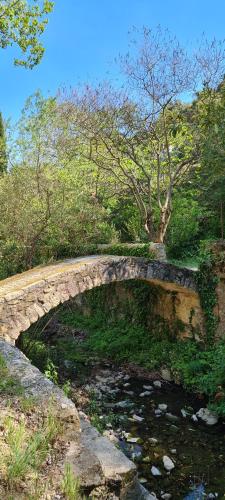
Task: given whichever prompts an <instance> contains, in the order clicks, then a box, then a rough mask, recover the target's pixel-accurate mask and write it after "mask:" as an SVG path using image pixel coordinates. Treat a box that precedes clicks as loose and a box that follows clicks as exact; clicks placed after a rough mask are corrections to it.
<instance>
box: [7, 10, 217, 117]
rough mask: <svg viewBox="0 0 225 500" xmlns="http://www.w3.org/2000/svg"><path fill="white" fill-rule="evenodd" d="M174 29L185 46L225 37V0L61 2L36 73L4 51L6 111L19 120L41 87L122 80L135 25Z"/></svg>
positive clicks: (49, 89)
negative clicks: (121, 58)
mask: <svg viewBox="0 0 225 500" xmlns="http://www.w3.org/2000/svg"><path fill="white" fill-rule="evenodd" d="M158 24H160V25H162V26H163V27H165V28H169V30H170V31H172V32H173V33H174V34H176V35H177V37H178V38H179V39H180V40H181V41H182V42H184V43H185V44H187V43H188V41H191V42H192V43H193V42H194V43H195V41H196V39H197V38H198V37H200V36H201V34H202V33H203V32H205V33H206V34H207V36H208V37H213V36H216V37H218V38H225V0H214V1H212V0H55V10H54V13H53V14H52V15H51V17H50V19H49V24H48V27H47V30H46V33H45V35H44V36H43V43H44V45H45V48H46V52H45V55H44V58H43V60H42V62H41V64H40V65H39V66H38V67H37V68H35V69H33V70H32V71H29V70H25V69H23V68H16V67H14V66H13V63H12V58H13V54H14V50H13V49H10V50H4V51H3V50H2V51H1V53H0V65H1V78H0V96H1V97H0V110H1V111H2V112H3V115H4V117H5V118H8V117H12V118H13V120H16V119H17V118H18V117H19V113H20V111H21V109H22V107H23V105H24V102H25V100H26V98H27V97H28V96H29V95H31V94H32V93H34V92H35V90H37V89H40V90H41V91H42V92H43V94H44V95H46V96H47V95H54V94H55V93H56V92H57V89H58V88H59V87H60V86H70V85H71V86H76V85H79V84H81V83H82V82H86V81H89V82H97V81H98V80H101V79H104V78H107V77H109V76H110V75H111V76H112V77H114V78H116V70H115V66H114V62H113V61H114V58H115V57H116V56H117V55H118V53H123V52H126V50H127V47H128V32H129V30H130V28H132V26H137V27H142V26H143V25H146V26H150V27H156V26H157V25H158Z"/></svg>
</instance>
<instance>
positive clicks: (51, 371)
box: [44, 359, 58, 385]
mask: <svg viewBox="0 0 225 500" xmlns="http://www.w3.org/2000/svg"><path fill="white" fill-rule="evenodd" d="M44 374H45V376H46V377H47V378H49V380H51V381H52V382H53V384H56V385H57V384H58V371H57V369H56V366H55V364H54V363H53V361H51V360H50V359H48V361H47V366H46V369H45V371H44Z"/></svg>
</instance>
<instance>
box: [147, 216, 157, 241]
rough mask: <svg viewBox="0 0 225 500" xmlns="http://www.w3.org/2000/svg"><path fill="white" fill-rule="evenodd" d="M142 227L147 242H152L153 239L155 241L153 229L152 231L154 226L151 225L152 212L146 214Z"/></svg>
mask: <svg viewBox="0 0 225 500" xmlns="http://www.w3.org/2000/svg"><path fill="white" fill-rule="evenodd" d="M144 227H145V231H146V233H147V235H148V239H149V241H154V239H155V229H154V225H153V216H152V212H150V211H149V212H148V213H147V216H146V219H145V224H144Z"/></svg>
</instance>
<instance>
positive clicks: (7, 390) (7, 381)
mask: <svg viewBox="0 0 225 500" xmlns="http://www.w3.org/2000/svg"><path fill="white" fill-rule="evenodd" d="M23 393H24V390H23V388H22V386H21V385H20V383H19V382H18V381H17V380H16V379H15V378H14V377H12V376H11V375H10V373H9V371H8V368H7V365H6V362H5V360H4V358H3V357H2V356H1V354H0V394H6V395H8V396H13V395H18V396H19V395H22V394H23Z"/></svg>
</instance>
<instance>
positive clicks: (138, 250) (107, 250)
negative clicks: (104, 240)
mask: <svg viewBox="0 0 225 500" xmlns="http://www.w3.org/2000/svg"><path fill="white" fill-rule="evenodd" d="M97 253H100V254H101V253H103V254H108V255H122V256H131V257H145V258H147V259H154V258H155V255H154V252H152V251H151V250H150V249H149V243H143V244H140V245H136V244H135V245H127V244H123V243H115V244H114V245H107V246H105V247H101V248H99V247H98V250H97Z"/></svg>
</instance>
